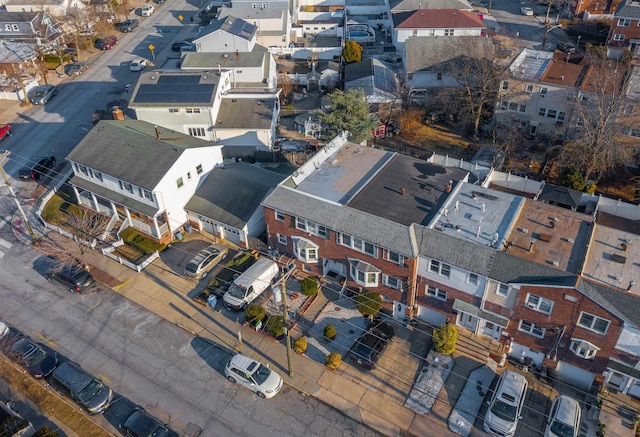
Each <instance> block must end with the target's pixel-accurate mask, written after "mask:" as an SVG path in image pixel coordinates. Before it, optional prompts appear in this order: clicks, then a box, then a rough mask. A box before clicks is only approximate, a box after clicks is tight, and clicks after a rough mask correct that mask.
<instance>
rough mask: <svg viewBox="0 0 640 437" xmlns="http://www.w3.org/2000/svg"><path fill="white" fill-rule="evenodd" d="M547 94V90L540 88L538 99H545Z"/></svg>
mask: <svg viewBox="0 0 640 437" xmlns="http://www.w3.org/2000/svg"><path fill="white" fill-rule="evenodd" d="M548 92H549V88H540V97H546V96H547V93H548Z"/></svg>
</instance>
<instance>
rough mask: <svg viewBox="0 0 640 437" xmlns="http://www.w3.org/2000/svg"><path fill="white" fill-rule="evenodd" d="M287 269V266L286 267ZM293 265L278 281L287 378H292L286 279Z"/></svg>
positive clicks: (290, 273) (291, 271)
mask: <svg viewBox="0 0 640 437" xmlns="http://www.w3.org/2000/svg"><path fill="white" fill-rule="evenodd" d="M287 267H288V266H287ZM295 269H296V268H295V265H294V267H293V268H292V269H291V270H289V271H287V273H285V274H284V275H283V276H282V279H281V280H280V286H281V287H280V291H281V292H282V309H283V312H284V314H283V316H282V318H283V321H284V333H285V335H286V336H287V338H286V341H287V365H288V366H289V376H290V377H292V378H293V356H292V354H291V333H290V332H289V313H288V309H287V279H289V276H291V275H292V274H293V272H294V271H295Z"/></svg>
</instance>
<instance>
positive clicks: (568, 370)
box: [556, 361, 595, 390]
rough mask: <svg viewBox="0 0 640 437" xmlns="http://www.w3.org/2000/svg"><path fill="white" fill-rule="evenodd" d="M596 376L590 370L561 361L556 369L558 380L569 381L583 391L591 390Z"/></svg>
mask: <svg viewBox="0 0 640 437" xmlns="http://www.w3.org/2000/svg"><path fill="white" fill-rule="evenodd" d="M594 376H595V375H594V374H593V373H591V372H589V371H588V370H584V369H581V368H579V367H576V366H573V365H571V364H568V363H565V362H564V361H560V362H559V363H558V368H557V369H556V378H558V379H562V380H564V381H567V382H568V383H570V384H571V385H575V386H576V387H578V388H580V389H581V390H589V388H591V383H592V382H593V377H594Z"/></svg>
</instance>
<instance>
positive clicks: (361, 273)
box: [349, 258, 380, 287]
mask: <svg viewBox="0 0 640 437" xmlns="http://www.w3.org/2000/svg"><path fill="white" fill-rule="evenodd" d="M349 274H350V275H351V279H353V280H354V281H355V283H356V284H358V285H362V286H363V287H377V286H378V282H379V280H380V269H378V268H377V267H376V266H374V265H372V264H369V263H368V262H365V261H360V260H359V259H353V258H349Z"/></svg>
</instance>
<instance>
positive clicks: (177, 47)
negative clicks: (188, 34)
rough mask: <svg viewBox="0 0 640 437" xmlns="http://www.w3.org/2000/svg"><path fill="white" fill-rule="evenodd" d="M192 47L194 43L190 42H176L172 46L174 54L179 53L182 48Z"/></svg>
mask: <svg viewBox="0 0 640 437" xmlns="http://www.w3.org/2000/svg"><path fill="white" fill-rule="evenodd" d="M192 45H193V43H191V42H189V41H175V42H174V43H173V44H171V50H173V51H174V52H179V51H180V49H181V48H182V47H190V46H192Z"/></svg>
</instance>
